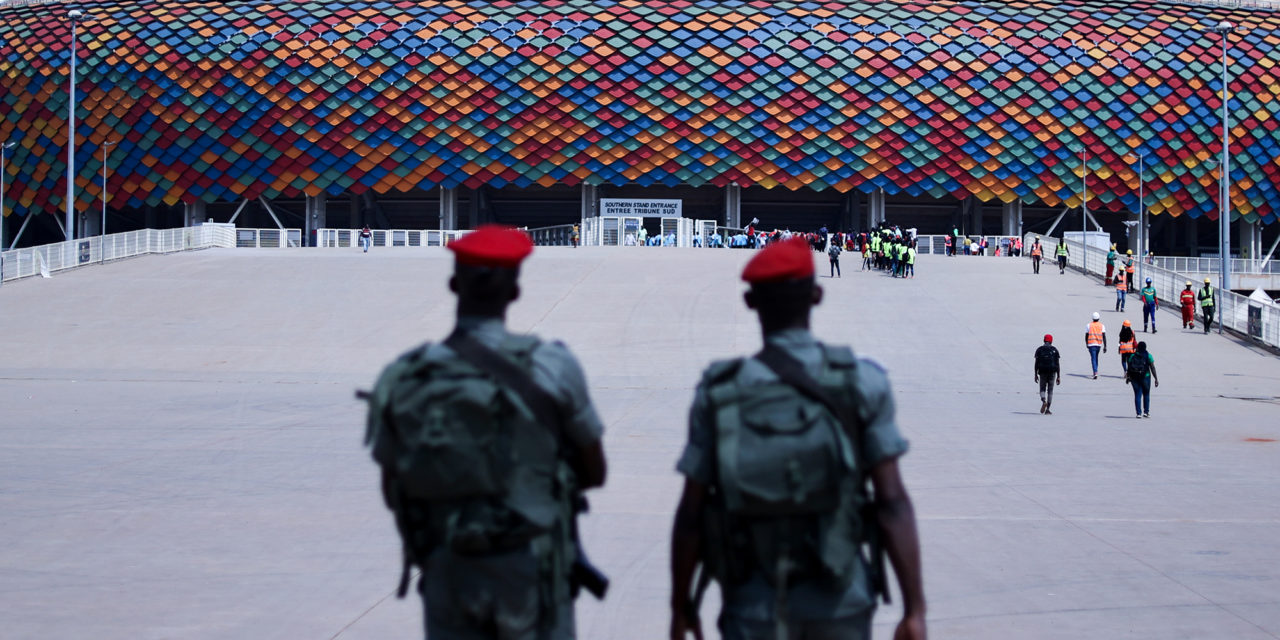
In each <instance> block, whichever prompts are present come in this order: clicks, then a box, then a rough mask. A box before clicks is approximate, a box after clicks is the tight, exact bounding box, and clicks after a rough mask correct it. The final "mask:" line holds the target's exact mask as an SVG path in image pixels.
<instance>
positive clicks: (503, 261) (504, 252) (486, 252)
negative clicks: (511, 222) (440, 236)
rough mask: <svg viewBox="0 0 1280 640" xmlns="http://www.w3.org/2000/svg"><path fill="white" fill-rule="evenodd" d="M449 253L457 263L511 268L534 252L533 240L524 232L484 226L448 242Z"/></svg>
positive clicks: (494, 225) (496, 226) (500, 226)
mask: <svg viewBox="0 0 1280 640" xmlns="http://www.w3.org/2000/svg"><path fill="white" fill-rule="evenodd" d="M449 250H450V251H452V252H453V255H454V257H455V258H457V260H458V264H465V265H470V266H474V267H502V268H506V269H514V268H516V267H518V266H520V262H521V261H523V260H524V259H525V258H526V257H528V255H529V254H530V253H531V252H532V251H533V241H531V240H530V239H529V235H528V234H527V233H525V232H523V231H518V230H516V229H513V228H511V227H504V226H502V225H497V224H484V225H480V226H479V227H476V229H475V231H472V232H470V233H468V234H466V235H464V236H462V237H461V238H458V239H457V240H454V241H453V242H450V243H449Z"/></svg>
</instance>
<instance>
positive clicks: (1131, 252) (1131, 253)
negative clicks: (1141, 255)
mask: <svg viewBox="0 0 1280 640" xmlns="http://www.w3.org/2000/svg"><path fill="white" fill-rule="evenodd" d="M1125 253H1126V254H1128V255H1133V249H1130V250H1128V251H1126V252H1125Z"/></svg>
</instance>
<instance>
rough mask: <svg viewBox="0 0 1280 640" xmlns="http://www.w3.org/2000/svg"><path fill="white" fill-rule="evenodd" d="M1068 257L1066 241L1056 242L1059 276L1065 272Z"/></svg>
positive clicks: (1064, 239)
mask: <svg viewBox="0 0 1280 640" xmlns="http://www.w3.org/2000/svg"><path fill="white" fill-rule="evenodd" d="M1068 255H1070V254H1069V253H1068V252H1067V239H1066V238H1063V239H1062V240H1061V241H1059V242H1058V251H1057V256H1058V274H1059V275H1061V274H1064V273H1066V272H1067V256H1068Z"/></svg>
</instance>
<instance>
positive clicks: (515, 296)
mask: <svg viewBox="0 0 1280 640" xmlns="http://www.w3.org/2000/svg"><path fill="white" fill-rule="evenodd" d="M519 299H520V285H518V284H516V283H514V282H513V283H511V299H510V300H509V302H515V301H516V300H519Z"/></svg>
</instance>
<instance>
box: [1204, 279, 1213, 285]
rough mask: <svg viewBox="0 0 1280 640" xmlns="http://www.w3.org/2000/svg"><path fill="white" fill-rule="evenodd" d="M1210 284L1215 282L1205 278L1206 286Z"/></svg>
mask: <svg viewBox="0 0 1280 640" xmlns="http://www.w3.org/2000/svg"><path fill="white" fill-rule="evenodd" d="M1210 282H1213V281H1212V280H1210V279H1208V278H1205V279H1204V283H1205V284H1209V283H1210Z"/></svg>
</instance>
